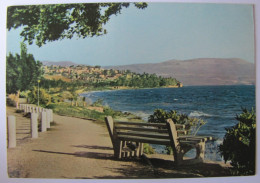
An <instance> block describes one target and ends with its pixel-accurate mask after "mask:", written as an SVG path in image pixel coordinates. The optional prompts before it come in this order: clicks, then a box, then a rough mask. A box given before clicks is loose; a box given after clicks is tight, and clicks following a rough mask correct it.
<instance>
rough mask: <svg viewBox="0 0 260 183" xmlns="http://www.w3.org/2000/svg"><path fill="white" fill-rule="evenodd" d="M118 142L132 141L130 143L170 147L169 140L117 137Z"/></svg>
mask: <svg viewBox="0 0 260 183" xmlns="http://www.w3.org/2000/svg"><path fill="white" fill-rule="evenodd" d="M118 139H119V140H125V141H132V142H142V143H149V144H160V145H170V139H154V138H146V137H137V136H126V135H118Z"/></svg>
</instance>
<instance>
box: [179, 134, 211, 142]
mask: <svg viewBox="0 0 260 183" xmlns="http://www.w3.org/2000/svg"><path fill="white" fill-rule="evenodd" d="M178 138H179V139H203V140H205V141H207V140H213V138H212V137H210V136H194V135H183V136H179V137H178Z"/></svg>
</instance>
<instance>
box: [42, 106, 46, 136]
mask: <svg viewBox="0 0 260 183" xmlns="http://www.w3.org/2000/svg"><path fill="white" fill-rule="evenodd" d="M46 125H47V115H46V112H44V111H43V112H41V132H45V131H46V128H47V126H46Z"/></svg>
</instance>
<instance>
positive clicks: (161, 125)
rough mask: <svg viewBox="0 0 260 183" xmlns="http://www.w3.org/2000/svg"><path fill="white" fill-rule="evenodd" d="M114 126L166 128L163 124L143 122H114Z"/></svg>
mask: <svg viewBox="0 0 260 183" xmlns="http://www.w3.org/2000/svg"><path fill="white" fill-rule="evenodd" d="M115 125H129V126H153V127H160V128H166V127H167V126H166V124H164V123H145V122H122V121H115Z"/></svg>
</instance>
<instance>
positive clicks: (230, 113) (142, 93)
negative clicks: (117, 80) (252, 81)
mask: <svg viewBox="0 0 260 183" xmlns="http://www.w3.org/2000/svg"><path fill="white" fill-rule="evenodd" d="M83 95H84V96H86V97H88V98H89V99H91V100H92V102H95V101H96V100H97V99H102V100H103V103H104V105H108V106H110V107H111V108H112V109H114V110H120V111H127V112H131V113H134V114H136V115H138V116H140V117H142V118H143V119H144V120H147V119H148V116H149V115H150V114H153V111H154V110H155V109H158V108H160V109H165V110H177V111H178V112H180V113H185V114H188V115H189V116H191V117H198V118H201V119H203V120H205V121H207V123H206V125H204V126H202V127H201V129H200V131H199V132H198V134H199V135H210V136H214V137H216V138H218V141H217V142H218V144H219V143H221V142H222V139H223V137H224V135H225V133H226V131H225V128H228V127H231V126H233V125H235V124H236V123H237V122H238V121H237V120H236V119H235V117H236V114H240V113H241V111H242V110H241V107H243V108H247V109H250V110H251V108H252V107H255V105H256V104H255V86H252V85H251V86H185V87H183V88H156V89H135V90H115V91H104V92H91V93H87V94H83ZM157 149H159V151H161V149H160V148H157Z"/></svg>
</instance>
